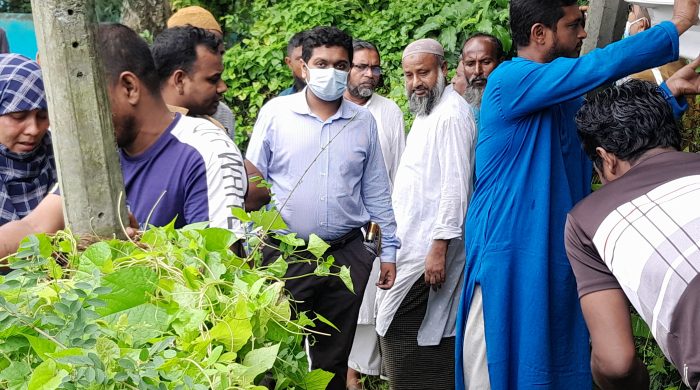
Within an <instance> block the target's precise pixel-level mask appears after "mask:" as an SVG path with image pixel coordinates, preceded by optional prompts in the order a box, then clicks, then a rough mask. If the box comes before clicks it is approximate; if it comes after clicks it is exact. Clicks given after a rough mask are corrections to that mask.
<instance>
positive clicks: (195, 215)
mask: <svg viewBox="0 0 700 390" xmlns="http://www.w3.org/2000/svg"><path fill="white" fill-rule="evenodd" d="M119 155H120V160H121V167H122V172H123V173H124V185H125V187H126V194H127V200H128V203H129V207H130V210H131V212H132V213H133V214H134V216H135V217H136V220H137V221H138V222H139V225H140V226H141V227H142V228H145V227H146V226H147V224H148V225H154V226H164V225H166V224H168V223H170V221H171V220H173V219H174V218H176V217H177V219H176V221H175V227H176V228H179V227H182V226H184V225H187V224H190V223H194V222H202V221H210V222H211V226H216V227H222V228H226V229H230V230H233V231H235V232H241V225H240V222H239V221H238V220H236V219H235V218H233V216H232V214H231V211H230V208H231V207H243V196H244V195H245V192H246V188H247V185H248V183H247V176H246V173H245V168H244V165H243V158H242V156H241V153H240V151H239V150H238V148H237V147H236V145H235V144H234V143H233V141H231V139H230V138H229V137H228V136H227V135H226V133H225V132H224V131H223V130H222V129H220V128H218V127H216V126H215V125H214V124H213V123H211V122H209V121H207V120H204V119H199V118H192V117H186V116H182V115H180V114H176V117H175V119H174V120H173V122H172V124H171V125H170V126H168V128H167V129H166V130H165V132H164V133H163V134H162V135H161V136H160V138H158V140H157V141H156V142H155V143H154V144H153V145H151V147H150V148H148V149H147V150H146V151H145V152H143V153H141V154H139V155H138V156H128V155H127V154H126V153H125V152H124V151H123V150H121V149H120V150H119Z"/></svg>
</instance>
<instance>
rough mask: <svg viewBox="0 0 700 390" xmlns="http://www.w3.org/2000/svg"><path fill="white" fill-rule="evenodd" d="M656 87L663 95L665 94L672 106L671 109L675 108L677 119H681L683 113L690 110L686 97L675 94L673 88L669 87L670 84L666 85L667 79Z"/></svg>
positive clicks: (674, 113)
mask: <svg viewBox="0 0 700 390" xmlns="http://www.w3.org/2000/svg"><path fill="white" fill-rule="evenodd" d="M656 89H657V90H658V91H659V93H660V94H661V96H663V98H664V99H665V100H666V102H667V103H668V105H669V106H671V110H673V116H674V117H675V118H676V119H680V117H681V116H682V115H683V113H684V112H686V111H687V110H688V101H687V100H686V99H685V97H684V96H680V97H675V96H673V94H672V93H671V90H670V89H668V85H666V82H665V81H664V82H663V83H661V85H660V86H659V87H658V88H656Z"/></svg>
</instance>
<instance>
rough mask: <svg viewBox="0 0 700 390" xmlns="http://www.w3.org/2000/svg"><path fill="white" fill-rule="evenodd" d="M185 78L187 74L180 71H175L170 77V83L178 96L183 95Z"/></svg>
mask: <svg viewBox="0 0 700 390" xmlns="http://www.w3.org/2000/svg"><path fill="white" fill-rule="evenodd" d="M186 78H187V73H185V71H184V70H182V69H177V70H176V71H175V72H173V74H172V75H170V81H171V82H172V83H173V86H174V87H175V90H176V91H177V94H178V95H184V94H185V79H186Z"/></svg>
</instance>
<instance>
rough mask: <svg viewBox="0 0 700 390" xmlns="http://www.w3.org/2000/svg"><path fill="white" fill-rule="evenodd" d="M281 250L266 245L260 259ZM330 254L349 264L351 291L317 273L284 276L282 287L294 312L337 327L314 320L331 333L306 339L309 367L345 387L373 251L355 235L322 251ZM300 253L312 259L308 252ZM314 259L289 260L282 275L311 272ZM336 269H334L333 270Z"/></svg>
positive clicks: (335, 389)
mask: <svg viewBox="0 0 700 390" xmlns="http://www.w3.org/2000/svg"><path fill="white" fill-rule="evenodd" d="M279 255H280V252H279V251H277V250H275V249H272V248H269V247H266V248H265V249H264V250H263V263H264V264H270V263H272V262H274V261H275V260H277V258H278V257H279ZM329 255H333V257H334V258H335V263H334V264H335V265H337V266H342V265H345V266H347V267H349V268H350V276H351V278H352V283H353V287H354V290H355V292H354V293H353V292H351V291H350V290H348V288H347V287H346V286H345V284H343V282H342V281H341V280H340V278H338V277H337V276H327V277H317V276H313V275H312V276H308V277H304V278H300V279H292V280H287V281H286V283H285V287H286V289H287V291H288V292H289V294H290V295H291V297H292V299H294V300H296V301H300V302H298V303H296V305H295V306H296V307H295V310H293V311H292V312H293V315H296V313H300V312H304V311H306V312H307V313H306V314H307V315H308V316H309V318H314V317H315V315H314V313H318V314H320V315H322V316H323V317H325V318H327V319H328V320H329V321H330V322H331V323H333V325H335V326H336V327H337V328H338V329H339V330H340V331H337V330H335V329H333V328H332V327H330V326H328V325H326V324H324V323H322V322H320V321H316V327H315V328H314V330H316V331H319V332H323V333H326V334H330V335H331V336H330V337H328V336H321V335H316V334H314V335H313V339H314V340H313V342H310V343H309V353H310V355H311V356H310V357H311V368H312V369H317V368H320V369H323V370H325V371H329V372H331V373H334V374H335V375H334V376H333V379H332V380H331V382H330V383H329V384H328V387H327V389H330V390H345V389H346V386H345V381H346V377H347V371H348V356H349V355H350V349H351V348H352V343H353V339H354V338H355V329H356V328H357V317H358V315H359V313H360V306H361V305H362V296H363V295H364V292H365V287H366V286H367V281H368V279H369V274H370V271H371V270H372V263H373V262H374V258H375V256H374V254H372V253H371V252H370V251H369V250H367V249H366V248H365V245H364V244H363V242H362V237H361V236H356V237H355V238H354V239H352V240H350V241H348V242H347V243H345V245H343V246H342V247H339V248H334V247H331V248H330V249H329V251H328V252H326V254H325V255H324V257H327V256H329ZM301 256H303V257H307V258H311V259H314V258H315V257H313V255H311V254H310V253H308V252H302V253H301ZM314 269H316V263H315V262H312V263H311V264H309V263H292V264H289V268H287V273H286V275H285V276H287V277H290V276H298V275H305V274H313V272H314ZM334 272H335V270H334Z"/></svg>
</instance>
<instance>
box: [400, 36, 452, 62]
mask: <svg viewBox="0 0 700 390" xmlns="http://www.w3.org/2000/svg"><path fill="white" fill-rule="evenodd" d="M417 53H430V54H435V55H439V56H442V57H444V56H445V49H443V48H442V45H441V44H440V42H438V41H436V40H434V39H431V38H423V39H419V40H417V41H413V42H411V43H409V44H408V46H406V48H405V49H404V51H403V56H402V57H401V59H402V60H403V59H404V58H406V57H408V56H410V55H411V54H417Z"/></svg>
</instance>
